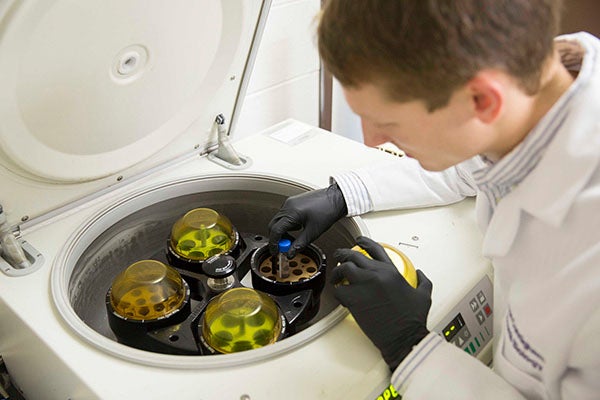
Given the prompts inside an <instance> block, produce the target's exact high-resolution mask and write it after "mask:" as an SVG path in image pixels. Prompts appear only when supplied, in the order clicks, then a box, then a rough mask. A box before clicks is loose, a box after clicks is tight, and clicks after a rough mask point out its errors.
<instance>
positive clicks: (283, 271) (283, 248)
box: [277, 239, 292, 280]
mask: <svg viewBox="0 0 600 400" xmlns="http://www.w3.org/2000/svg"><path fill="white" fill-rule="evenodd" d="M278 246H279V254H278V255H277V264H278V265H277V267H278V268H277V278H279V279H280V280H281V279H285V278H287V277H288V276H290V266H289V263H288V259H287V252H288V251H289V250H290V247H292V242H291V241H290V240H289V239H281V240H280V241H279V243H278Z"/></svg>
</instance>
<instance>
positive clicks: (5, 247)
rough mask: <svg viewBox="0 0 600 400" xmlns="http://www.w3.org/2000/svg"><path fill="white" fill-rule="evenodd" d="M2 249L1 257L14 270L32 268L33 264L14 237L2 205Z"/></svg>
mask: <svg viewBox="0 0 600 400" xmlns="http://www.w3.org/2000/svg"><path fill="white" fill-rule="evenodd" d="M0 247H1V249H0V250H1V253H0V254H1V255H2V256H3V258H4V259H5V260H6V261H8V262H9V263H10V264H11V265H12V266H13V267H14V268H18V269H24V268H29V267H31V263H30V262H29V260H28V259H27V256H26V255H25V252H24V251H23V248H22V247H21V244H20V243H19V241H18V240H17V238H16V237H15V235H13V233H12V230H11V229H10V226H9V225H8V220H7V219H6V215H5V214H4V212H3V209H2V205H0Z"/></svg>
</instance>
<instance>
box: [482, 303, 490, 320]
mask: <svg viewBox="0 0 600 400" xmlns="http://www.w3.org/2000/svg"><path fill="white" fill-rule="evenodd" d="M483 311H485V315H487V316H488V317H489V316H490V315H491V314H492V308H491V307H490V305H489V304H486V305H485V306H483Z"/></svg>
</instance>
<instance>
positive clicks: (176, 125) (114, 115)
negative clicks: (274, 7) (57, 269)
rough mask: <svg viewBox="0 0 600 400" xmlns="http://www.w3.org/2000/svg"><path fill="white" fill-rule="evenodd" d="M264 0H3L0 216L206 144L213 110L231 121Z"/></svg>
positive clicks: (57, 201)
mask: <svg viewBox="0 0 600 400" xmlns="http://www.w3.org/2000/svg"><path fill="white" fill-rule="evenodd" d="M269 4H270V1H269V0H245V1H239V0H219V1H216V0H205V1H194V2H185V3H178V2H147V1H144V0H134V1H127V2H123V1H118V0H106V1H101V2H73V1H65V0H31V1H27V2H20V1H16V0H12V1H11V0H9V1H5V2H2V4H0V187H2V194H1V195H0V203H1V204H2V205H3V206H4V209H5V211H8V215H9V221H11V222H13V223H14V222H15V219H20V218H23V216H24V215H27V216H28V217H33V216H36V215H39V214H42V213H44V212H46V211H49V210H52V209H54V208H57V207H58V206H61V205H64V204H65V203H69V202H70V201H72V200H73V199H76V198H80V197H82V196H83V195H86V194H89V193H93V192H96V191H98V190H102V189H103V188H106V187H108V186H110V185H113V184H114V183H115V179H117V178H118V179H119V180H121V179H122V177H125V178H127V177H129V176H135V175H136V174H139V173H141V172H144V171H147V170H149V169H151V168H153V167H155V166H157V165H161V164H164V163H165V162H168V161H169V160H173V159H176V158H178V157H181V156H182V155H184V154H186V153H191V152H193V151H196V152H202V151H203V150H206V149H208V148H209V147H211V146H212V145H213V144H214V143H215V142H216V133H215V130H214V120H215V117H216V116H217V115H218V114H223V115H224V116H225V117H226V119H227V120H228V122H230V125H231V123H232V120H235V114H234V111H235V110H236V109H237V108H239V102H238V99H239V98H242V97H243V94H244V90H245V87H246V86H247V76H248V75H249V74H247V73H246V72H247V71H248V70H249V69H251V68H248V66H250V67H251V65H252V59H253V57H252V49H253V47H252V45H253V43H256V41H255V40H254V39H255V38H256V37H260V31H261V29H262V28H263V25H264V18H265V15H266V12H267V11H268V7H269ZM261 12H262V13H261ZM256 33H259V34H258V35H256ZM255 47H256V46H254V48H255ZM236 106H237V107H236ZM65 188H66V189H65ZM38 192H39V194H40V195H37V193H38ZM48 193H51V194H50V195H48Z"/></svg>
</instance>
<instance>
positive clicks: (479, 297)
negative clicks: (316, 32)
mask: <svg viewBox="0 0 600 400" xmlns="http://www.w3.org/2000/svg"><path fill="white" fill-rule="evenodd" d="M477 300H479V304H483V303H485V295H484V294H483V291H480V292H479V293H477Z"/></svg>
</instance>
